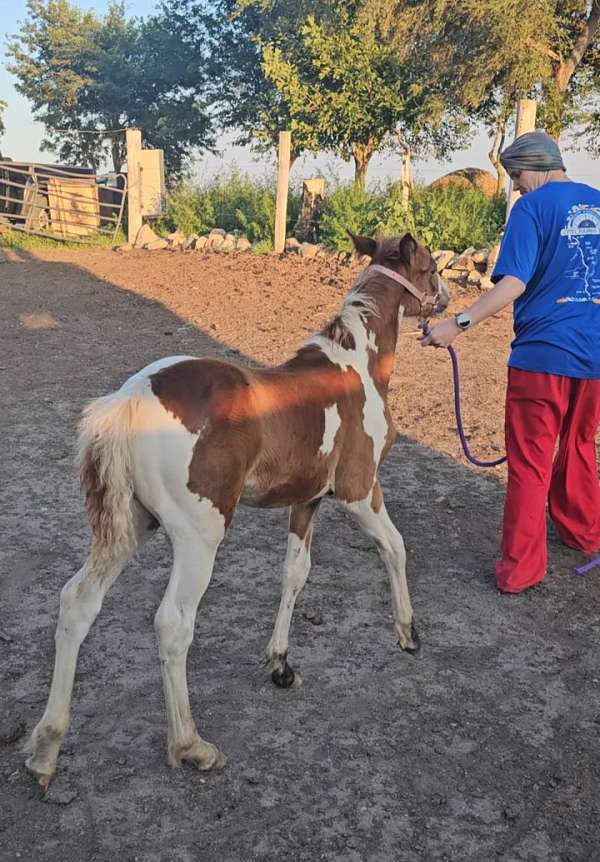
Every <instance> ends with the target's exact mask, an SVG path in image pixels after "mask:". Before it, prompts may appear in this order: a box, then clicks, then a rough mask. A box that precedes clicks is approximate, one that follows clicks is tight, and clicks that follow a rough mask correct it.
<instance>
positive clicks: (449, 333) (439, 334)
mask: <svg viewBox="0 0 600 862" xmlns="http://www.w3.org/2000/svg"><path fill="white" fill-rule="evenodd" d="M460 333H461V330H460V329H459V327H458V325H457V323H456V321H455V320H454V318H453V317H451V318H449V319H448V320H442V322H441V323H436V324H435V326H432V327H431V329H430V330H429V332H428V333H427V335H423V336H421V338H420V339H419V341H420V342H421V347H448V346H449V345H450V344H452V342H453V341H454V339H455V338H456V336H457V335H460Z"/></svg>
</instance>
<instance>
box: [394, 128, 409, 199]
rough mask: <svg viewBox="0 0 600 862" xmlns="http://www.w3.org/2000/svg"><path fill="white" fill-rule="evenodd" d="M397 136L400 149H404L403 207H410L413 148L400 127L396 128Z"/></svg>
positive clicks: (402, 160) (401, 184)
mask: <svg viewBox="0 0 600 862" xmlns="http://www.w3.org/2000/svg"><path fill="white" fill-rule="evenodd" d="M396 138H397V140H398V143H399V144H400V149H401V150H402V156H401V169H400V200H401V203H402V207H403V209H408V204H409V201H410V190H411V188H412V176H411V160H412V150H411V148H410V147H409V145H408V143H407V141H406V138H405V137H404V135H403V134H402V132H401V131H400V129H396Z"/></svg>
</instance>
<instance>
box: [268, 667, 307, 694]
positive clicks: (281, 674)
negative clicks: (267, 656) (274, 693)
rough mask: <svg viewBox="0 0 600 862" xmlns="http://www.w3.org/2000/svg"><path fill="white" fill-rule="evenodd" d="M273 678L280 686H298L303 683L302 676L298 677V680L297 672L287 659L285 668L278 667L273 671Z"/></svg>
mask: <svg viewBox="0 0 600 862" xmlns="http://www.w3.org/2000/svg"><path fill="white" fill-rule="evenodd" d="M271 679H272V680H273V682H274V683H275V685H276V686H278V687H279V688H292V687H294V688H298V685H300V684H301V682H300V678H299V677H298V680H296V674H295V673H294V671H293V670H292V669H291V667H290V666H289V664H288V663H287V661H286V662H284V665H283V670H280V669H279V668H278V669H277V670H274V671H273V673H272V674H271Z"/></svg>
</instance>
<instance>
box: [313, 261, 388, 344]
mask: <svg viewBox="0 0 600 862" xmlns="http://www.w3.org/2000/svg"><path fill="white" fill-rule="evenodd" d="M365 273H366V271H365V272H362V273H361V274H360V275H359V276H358V278H357V279H356V281H355V282H354V284H353V285H352V289H351V291H350V293H349V294H348V296H346V298H345V299H344V302H343V303H342V307H341V309H340V312H339V314H338V315H337V317H334V318H333V320H332V321H330V323H328V324H327V325H326V326H325V327H324V328H323V329H322V330H321V332H320V333H319V334H320V335H321V336H323V337H324V338H327V339H329V341H333V343H334V344H339V345H340V347H344V348H346V350H354V349H355V348H356V341H355V338H354V334H353V331H352V330H353V328H354V327H355V326H356V323H357V321H360V322H361V323H363V324H366V322H367V320H368V319H369V318H370V317H381V314H380V312H379V306H378V305H377V301H376V299H375V297H374V296H370V295H369V294H368V293H366V292H365V287H366V284H367V281H368V274H367V277H365Z"/></svg>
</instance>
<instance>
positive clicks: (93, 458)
mask: <svg viewBox="0 0 600 862" xmlns="http://www.w3.org/2000/svg"><path fill="white" fill-rule="evenodd" d="M139 400H140V399H139V397H138V396H136V395H132V394H131V393H130V392H129V393H127V394H125V393H124V392H122V391H118V392H113V393H111V394H110V395H105V396H104V397H103V398H97V399H96V400H95V401H92V402H91V403H90V404H88V405H87V407H85V409H84V411H83V414H82V417H81V421H80V423H79V439H78V458H77V460H78V463H79V476H80V481H81V487H82V488H83V490H84V492H85V507H86V511H87V515H88V518H89V522H90V526H91V528H92V536H93V540H94V544H96V546H97V547H98V549H102V548H104V549H110V551H111V552H112V553H115V552H119V551H120V550H122V549H126V548H130V547H132V546H133V545H134V543H135V526H134V520H133V493H134V485H133V458H132V442H133V429H134V421H135V415H136V412H137V409H138V407H139Z"/></svg>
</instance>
